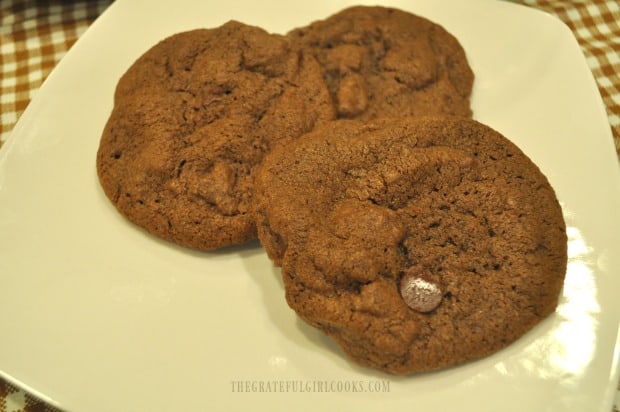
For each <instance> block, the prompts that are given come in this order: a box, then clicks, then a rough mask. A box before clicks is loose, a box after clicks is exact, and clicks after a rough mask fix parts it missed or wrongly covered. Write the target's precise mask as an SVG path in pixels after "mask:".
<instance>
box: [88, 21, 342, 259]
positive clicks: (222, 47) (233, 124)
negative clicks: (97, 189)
mask: <svg viewBox="0 0 620 412" xmlns="http://www.w3.org/2000/svg"><path fill="white" fill-rule="evenodd" d="M334 115H335V113H334V108H333V106H332V103H331V101H330V98H329V92H328V91H327V88H326V85H325V83H324V81H323V78H322V75H321V72H320V68H319V66H318V63H317V62H316V61H315V60H314V58H312V57H310V56H307V55H305V54H303V53H301V52H299V51H298V50H296V49H294V48H293V47H292V46H291V42H290V41H289V40H288V39H286V38H285V37H284V36H281V35H275V34H269V33H267V32H265V31H264V30H262V29H260V28H257V27H252V26H248V25H245V24H242V23H239V22H235V21H231V22H228V23H226V24H224V25H222V26H220V27H218V28H214V29H199V30H194V31H189V32H183V33H178V34H175V35H173V36H170V37H168V38H166V39H164V40H163V41H161V42H160V43H158V44H157V45H155V46H153V47H152V48H151V49H150V50H148V51H147V52H146V53H144V54H143V55H142V56H141V57H140V58H139V59H138V60H137V61H136V62H135V63H134V64H133V65H132V66H131V67H130V68H129V69H128V70H127V72H126V73H125V74H124V75H123V76H122V77H121V79H120V80H119V82H118V85H117V88H116V91H115V96H114V108H113V111H112V113H111V115H110V118H109V119H108V122H107V124H106V126H105V129H104V131H103V134H102V138H101V142H100V146H99V150H98V153H97V171H98V175H99V180H100V182H101V185H102V187H103V189H104V191H105V193H106V195H107V196H108V197H109V198H110V200H111V201H112V202H113V203H114V205H115V206H116V208H117V209H118V210H119V211H120V212H121V213H122V214H123V215H124V216H125V217H127V218H128V219H129V220H131V221H132V222H134V223H136V224H137V225H139V226H141V227H142V228H144V229H146V230H147V231H148V232H150V233H152V234H154V235H156V236H159V237H161V238H163V239H165V240H168V241H171V242H173V243H176V244H179V245H182V246H186V247H190V248H194V249H200V250H209V249H215V248H219V247H223V246H228V245H234V244H241V243H244V242H246V241H248V240H250V239H254V238H255V237H256V230H255V226H254V223H253V222H252V220H251V219H250V217H249V215H248V209H249V204H250V202H251V198H252V181H253V174H254V171H255V169H256V167H257V165H258V164H259V163H260V161H261V160H262V158H263V156H264V154H265V153H266V152H268V151H269V150H270V149H271V147H273V146H274V145H276V144H278V143H281V142H284V141H286V140H289V139H293V138H296V137H298V136H299V135H301V134H303V133H305V132H307V131H309V130H311V129H312V128H313V127H314V125H315V123H317V122H320V121H323V120H327V119H331V118H333V117H334Z"/></svg>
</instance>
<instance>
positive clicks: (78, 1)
mask: <svg viewBox="0 0 620 412" xmlns="http://www.w3.org/2000/svg"><path fill="white" fill-rule="evenodd" d="M112 1H113V0H0V73H1V76H0V146H1V144H2V141H3V140H6V138H7V137H8V136H9V134H10V132H11V130H12V129H13V126H14V125H15V123H16V122H17V120H18V118H19V116H20V114H21V113H22V112H23V111H24V109H25V108H26V106H27V105H28V102H29V101H30V99H31V98H32V96H33V95H34V93H35V92H36V90H37V89H38V88H39V86H40V85H41V83H42V82H43V80H44V79H45V78H46V77H47V75H48V74H49V73H50V71H51V70H52V69H53V68H54V66H55V65H56V64H57V63H58V61H59V60H60V59H61V58H62V56H64V54H65V53H66V52H67V50H68V49H69V48H70V47H71V46H72V45H73V43H74V42H75V41H76V40H77V38H78V37H79V36H80V35H81V34H82V33H83V32H84V31H85V30H86V29H87V28H88V26H89V25H90V24H91V23H92V22H93V21H94V19H95V18H96V17H97V16H98V15H99V14H100V13H101V12H103V10H104V9H105V8H106V7H107V6H109V5H110V3H111V2H112ZM511 1H513V2H515V3H521V4H525V5H527V6H531V7H533V8H536V9H540V10H543V11H546V12H548V13H550V14H552V15H555V16H557V17H558V18H560V19H561V20H562V21H564V22H565V23H566V24H567V25H568V26H569V27H570V28H571V29H572V31H573V33H574V34H575V37H576V38H577V40H578V42H579V44H580V45H581V48H582V50H583V52H584V55H585V56H586V60H587V62H588V65H589V67H590V69H591V70H592V73H593V74H594V77H595V78H596V82H597V84H598V88H599V91H600V93H601V96H602V97H603V101H604V103H605V106H606V108H607V114H608V117H609V123H610V125H611V129H612V134H613V137H614V141H615V144H616V151H617V154H618V156H620V2H618V1H617V0H511ZM618 398H620V396H619V397H618ZM119 407H120V408H121V409H122V405H119ZM35 411H36V412H57V409H55V408H53V407H51V406H49V405H46V404H45V403H43V402H40V401H38V400H37V399H36V398H35V397H33V396H30V395H29V394H27V393H25V392H24V391H22V390H20V389H18V388H16V387H14V386H13V385H10V384H9V383H7V382H6V381H4V380H2V379H0V412H35ZM616 411H618V409H616Z"/></svg>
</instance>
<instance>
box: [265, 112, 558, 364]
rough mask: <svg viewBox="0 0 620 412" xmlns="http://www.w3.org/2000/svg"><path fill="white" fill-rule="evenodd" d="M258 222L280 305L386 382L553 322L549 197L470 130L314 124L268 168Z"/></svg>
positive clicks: (519, 163)
mask: <svg viewBox="0 0 620 412" xmlns="http://www.w3.org/2000/svg"><path fill="white" fill-rule="evenodd" d="M254 214H255V216H256V220H257V228H258V233H259V239H260V240H261V242H262V244H263V245H264V246H265V248H266V250H267V252H268V253H269V256H270V257H271V258H272V259H273V260H274V262H275V263H276V264H278V265H281V267H282V276H283V280H284V284H285V289H286V298H287V301H288V303H289V305H290V306H291V307H292V308H293V309H294V310H295V311H296V312H297V313H298V314H299V315H300V316H301V317H302V318H303V319H304V320H305V321H306V322H308V323H309V324H310V325H313V326H315V327H317V328H318V329H320V330H322V331H323V332H325V333H326V334H328V335H329V336H332V337H333V338H334V339H336V341H337V342H338V343H339V344H340V345H341V346H342V348H343V349H344V350H345V351H346V352H347V353H348V354H349V355H350V356H351V357H352V358H353V359H354V360H355V361H357V362H359V363H360V364H362V365H366V366H370V367H374V368H377V369H380V370H384V371H387V372H391V373H398V374H405V373H410V372H416V371H427V370H433V369H438V368H443V367H447V366H451V365H455V364H459V363H462V362H466V361H469V360H472V359H477V358H480V357H482V356H486V355H488V354H490V353H493V352H495V351H497V350H499V349H501V348H503V347H505V346H506V345H508V344H509V343H511V342H512V341H514V340H515V339H517V338H518V337H520V336H521V335H523V334H524V333H525V332H526V331H528V330H529V329H531V328H532V327H533V326H534V325H535V324H537V323H538V322H539V321H540V320H541V319H543V318H545V317H546V316H548V315H549V314H550V313H552V312H553V311H554V309H555V307H556V305H557V301H558V297H559V294H560V291H561V288H562V285H563V279H564V274H565V269H566V233H565V224H564V220H563V217H562V211H561V208H560V205H559V203H558V201H557V199H556V197H555V193H554V191H553V189H552V188H551V186H550V185H549V183H548V181H547V179H546V178H545V176H544V175H543V174H542V173H541V172H540V170H539V169H538V168H537V167H536V166H535V165H534V164H533V163H532V162H531V160H530V159H529V158H528V157H527V156H526V155H525V154H523V152H522V151H521V150H519V148H518V147H517V146H515V145H514V144H513V143H511V142H510V141H509V140H508V139H506V138H505V137H503V136H502V135H500V134H499V133H497V132H496V131H494V130H492V129H491V128H489V127H487V126H485V125H482V124H480V123H478V122H476V121H473V120H470V119H465V118H419V119H381V120H376V121H371V122H364V123H362V122H357V121H346V120H340V121H337V122H332V123H330V124H327V125H324V126H322V127H319V128H318V129H317V130H315V131H314V132H312V133H310V134H309V135H307V136H306V137H305V138H304V139H299V140H297V141H295V142H293V143H292V144H290V145H288V147H287V148H286V149H276V150H275V151H274V152H273V153H271V154H269V155H268V156H267V157H266V158H265V161H264V163H263V165H262V166H261V169H260V171H259V173H258V174H257V182H256V195H255V204H254Z"/></svg>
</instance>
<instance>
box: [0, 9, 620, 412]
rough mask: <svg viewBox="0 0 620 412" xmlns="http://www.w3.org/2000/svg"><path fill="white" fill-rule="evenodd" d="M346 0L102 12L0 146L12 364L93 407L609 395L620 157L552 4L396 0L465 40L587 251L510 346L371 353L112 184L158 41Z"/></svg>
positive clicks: (260, 268) (539, 400)
mask: <svg viewBox="0 0 620 412" xmlns="http://www.w3.org/2000/svg"><path fill="white" fill-rule="evenodd" d="M386 3H387V2H386ZM349 4H350V3H349V2H347V1H329V2H327V1H317V0H312V1H306V2H302V3H298V2H291V1H285V0H264V1H261V2H256V1H249V0H247V1H244V0H227V1H226V2H215V1H211V2H205V1H199V0H195V1H192V0H174V1H168V2H164V1H159V2H154V1H152V0H149V1H146V0H142V1H137V0H131V1H130V0H117V1H116V2H115V3H114V4H113V5H112V6H111V7H110V8H109V9H108V10H107V11H106V12H105V13H104V14H103V16H102V17H101V18H100V19H99V20H97V21H96V22H95V23H94V24H93V26H92V27H91V28H90V29H89V30H88V31H87V33H86V34H85V35H84V36H83V37H82V38H81V39H80V40H79V41H78V42H77V44H76V45H75V46H74V47H73V48H72V49H71V51H70V52H69V53H68V54H67V56H66V57H65V58H64V59H63V60H62V61H61V62H60V64H59V65H58V67H57V68H56V70H55V71H54V72H53V73H52V74H51V76H50V77H49V78H48V80H47V81H46V82H45V84H44V86H43V87H42V88H41V90H40V91H39V92H38V94H37V95H36V97H35V98H34V100H33V101H32V102H31V104H30V106H28V109H27V110H26V112H25V113H24V114H23V116H22V118H21V120H20V122H19V124H18V125H17V126H16V127H15V129H14V132H13V135H12V136H11V138H10V140H9V142H8V143H7V144H6V147H4V148H3V149H2V152H1V153H0V313H1V314H2V316H0V374H1V375H2V376H3V377H5V378H7V379H9V380H10V381H12V382H14V383H16V384H18V385H20V386H23V387H25V388H26V389H29V390H32V391H34V392H35V393H37V394H39V395H40V396H42V397H44V398H45V399H46V400H47V401H49V402H51V403H52V404H55V405H58V406H60V407H61V408H64V409H68V410H74V411H88V412H97V411H116V410H127V411H172V410H184V411H194V410H249V409H250V408H252V409H258V408H263V407H264V408H265V409H266V410H325V408H326V407H327V410H356V411H361V410H377V409H378V408H384V409H385V410H407V411H411V410H432V411H442V410H449V411H452V410H458V411H476V412H480V411H499V410H501V411H543V410H544V411H562V412H566V411H579V412H584V411H602V412H609V411H610V410H611V403H612V397H613V395H614V393H615V385H616V382H617V378H618V376H617V367H616V366H617V364H618V354H617V351H618V347H619V346H618V309H619V302H620V299H618V293H619V291H620V288H619V286H620V281H619V278H618V274H619V273H620V261H619V255H618V253H617V252H618V249H617V248H618V244H620V239H619V235H618V234H619V233H620V224H619V214H618V210H620V190H619V189H620V178H619V175H618V167H617V160H616V158H615V154H614V150H613V147H612V139H611V135H610V130H609V126H608V123H607V119H606V117H605V112H604V108H603V105H602V102H601V99H600V97H599V95H598V92H597V89H596V86H595V83H594V80H593V78H592V75H591V73H590V71H589V70H588V68H587V65H586V63H585V60H584V58H583V56H582V54H581V52H580V49H579V47H578V45H577V43H576V41H575V40H574V38H573V36H572V34H571V32H570V31H569V30H568V29H567V28H566V27H565V26H564V25H563V24H561V23H560V22H558V21H557V20H555V19H553V18H551V17H549V16H547V15H545V14H542V13H540V12H536V11H533V10H530V9H527V8H525V7H521V6H516V5H514V4H510V3H504V2H496V1H480V0H469V1H467V2H464V1H461V0H454V1H449V2H446V1H441V2H438V1H436V0H421V1H393V2H390V3H389V4H391V5H393V6H396V7H400V8H402V9H407V10H410V11H413V12H415V13H418V14H421V15H424V16H427V17H429V18H431V19H433V20H435V21H437V22H439V23H441V24H443V25H444V26H445V27H446V28H447V29H448V30H449V31H451V32H452V33H454V34H455V35H456V36H457V37H458V38H459V39H460V40H461V42H462V44H463V46H464V48H465V49H466V51H467V54H468V57H469V59H470V62H471V65H472V66H473V69H474V71H475V73H476V75H477V78H476V82H475V90H474V94H473V106H474V112H475V117H476V118H477V119H478V120H481V121H482V122H484V123H486V124H488V125H490V126H492V127H494V128H496V129H498V130H499V131H501V132H503V133H504V134H505V135H506V136H508V137H510V138H511V139H513V140H514V141H515V142H516V143H517V144H518V145H519V146H520V147H521V148H522V149H523V150H524V151H525V152H526V153H527V154H528V155H530V157H531V158H532V159H533V160H534V161H535V162H536V163H538V164H539V165H540V167H541V169H542V170H543V172H544V173H546V174H547V176H548V177H549V179H550V181H551V183H552V185H553V186H554V187H555V189H556V190H557V194H558V197H559V199H560V201H561V203H562V205H563V208H564V211H565V216H566V220H567V224H568V234H569V239H570V240H569V242H570V243H569V252H570V261H569V266H568V274H567V278H566V287H565V290H564V294H563V297H562V299H561V304H560V306H559V308H558V310H557V313H556V314H554V315H553V316H551V317H550V318H548V319H547V320H545V321H544V322H543V323H542V324H541V325H539V326H538V327H536V328H535V329H534V330H533V331H532V332H531V333H528V334H527V335H526V336H524V337H523V338H522V339H520V340H519V341H518V342H516V343H515V344H513V345H511V346H510V347H508V348H507V349H505V350H502V351H501V352H499V353H497V354H496V355H494V356H491V357H489V358H486V359H483V360H480V361H478V362H473V363H470V364H467V365H464V366H461V367H457V368H453V369H449V370H445V371H442V372H437V373H431V374H423V375H418V376H412V377H408V378H394V377H391V376H386V375H384V374H381V373H378V372H374V371H370V370H366V369H362V368H360V367H357V366H356V365H354V364H352V363H351V362H349V361H348V360H346V358H345V357H344V356H343V355H342V353H341V352H340V350H339V349H338V348H337V347H336V346H335V345H334V344H333V343H332V342H331V341H329V340H327V339H326V338H324V337H323V336H322V335H321V334H320V333H318V332H316V331H315V330H313V329H311V328H309V327H307V326H305V325H304V324H303V323H301V322H300V321H298V320H297V319H296V317H295V315H294V314H293V312H292V311H290V310H289V309H288V307H287V306H286V303H285V301H284V298H283V287H282V284H281V282H280V280H279V278H278V271H277V270H275V269H273V268H272V266H271V264H270V262H269V261H268V259H267V258H266V256H265V254H264V253H263V251H262V250H261V248H260V247H259V246H258V244H256V243H254V244H251V245H249V246H247V247H240V248H235V249H232V250H227V251H223V252H219V253H196V252H191V251H188V250H184V249H181V248H177V247H173V246H171V245H169V244H166V243H164V242H162V241H159V240H157V239H154V238H153V237H150V236H148V235H146V234H145V233H144V232H142V231H141V230H139V229H137V228H136V227H135V226H133V225H131V224H129V223H128V222H127V221H125V220H124V219H123V218H121V217H120V216H119V214H118V213H117V212H116V210H115V209H114V208H113V206H112V205H111V204H110V202H108V201H107V199H106V198H105V197H104V195H103V193H102V191H101V189H100V187H99V184H98V182H97V177H96V172H95V153H96V150H97V147H98V143H99V136H100V133H101V130H102V128H103V125H104V123H105V121H106V119H107V116H108V114H109V112H110V110H111V108H112V93H113V90H114V87H115V84H116V82H117V80H118V78H119V76H121V74H122V73H123V72H124V71H125V69H127V67H128V66H129V65H130V64H131V63H132V62H133V60H134V59H135V58H137V57H138V56H139V55H140V54H141V53H142V52H144V51H145V50H146V49H147V48H148V47H150V46H151V45H153V44H154V43H155V42H157V41H158V40H160V39H162V38H164V37H165V36H167V35H170V34H172V33H174V32H178V31H183V30H188V29H192V28H197V27H213V26H217V25H219V24H221V23H224V22H225V21H227V20H228V19H231V18H234V19H237V20H240V21H243V22H246V23H249V24H255V25H260V26H263V27H265V28H266V29H268V30H270V31H274V32H285V31H287V30H288V29H290V28H292V27H294V26H300V25H305V24H307V23H308V22H310V21H311V20H314V19H318V18H324V17H326V16H327V15H329V14H331V13H333V12H335V11H337V10H339V9H341V8H344V7H345V6H347V5H349ZM261 390H262V392H261ZM371 390H374V391H371Z"/></svg>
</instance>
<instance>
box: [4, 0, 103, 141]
mask: <svg viewBox="0 0 620 412" xmlns="http://www.w3.org/2000/svg"><path fill="white" fill-rule="evenodd" d="M110 3H111V0H100V1H67V0H64V1H63V0H47V1H41V0H1V1H0V66H1V70H2V77H1V80H0V113H1V117H2V118H1V121H0V140H5V139H6V137H8V134H9V132H10V131H11V129H12V128H13V126H14V125H15V123H16V122H17V119H18V118H19V116H20V114H21V113H22V112H23V111H24V109H25V108H26V106H27V105H28V102H29V101H30V99H31V98H32V96H33V95H34V93H35V92H36V90H37V89H38V88H39V86H40V85H41V83H42V82H43V80H44V79H45V78H46V77H47V75H48V74H49V73H50V72H51V70H52V69H53V68H54V66H55V65H56V63H58V61H59V60H60V59H61V58H62V56H64V54H65V53H66V52H67V50H69V48H70V47H71V46H72V45H73V43H75V41H76V40H77V39H78V37H79V36H80V35H81V34H82V33H84V31H85V30H86V29H87V28H88V26H89V25H90V24H91V23H92V22H93V21H94V20H95V18H97V16H99V14H101V12H103V10H104V9H105V8H106V7H107V6H109V5H110Z"/></svg>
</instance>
